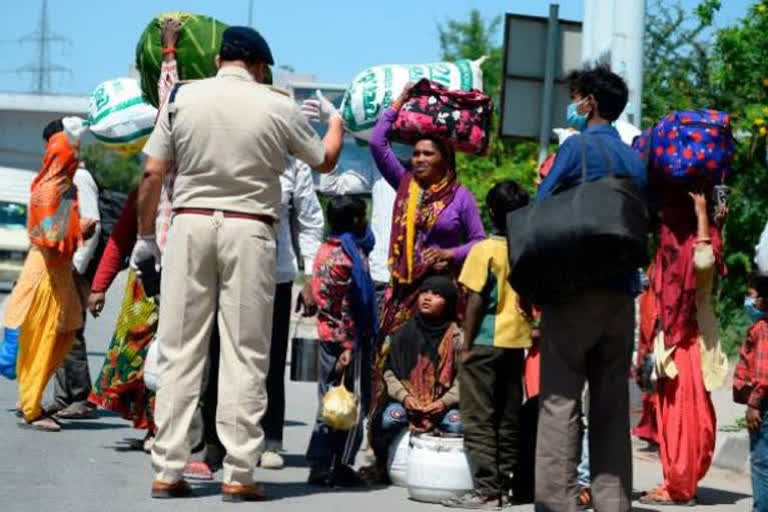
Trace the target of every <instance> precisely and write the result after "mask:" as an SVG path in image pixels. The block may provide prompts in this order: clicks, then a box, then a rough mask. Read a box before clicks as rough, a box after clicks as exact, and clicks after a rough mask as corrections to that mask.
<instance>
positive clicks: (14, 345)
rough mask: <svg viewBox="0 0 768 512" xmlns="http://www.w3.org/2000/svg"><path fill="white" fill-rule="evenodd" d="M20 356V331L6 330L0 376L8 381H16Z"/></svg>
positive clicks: (1, 344) (2, 347)
mask: <svg viewBox="0 0 768 512" xmlns="http://www.w3.org/2000/svg"><path fill="white" fill-rule="evenodd" d="M18 355H19V330H18V329H7V328H6V329H4V335H3V341H2V343H0V375H2V376H3V377H5V378H7V379H11V380H14V379H16V361H17V358H18Z"/></svg>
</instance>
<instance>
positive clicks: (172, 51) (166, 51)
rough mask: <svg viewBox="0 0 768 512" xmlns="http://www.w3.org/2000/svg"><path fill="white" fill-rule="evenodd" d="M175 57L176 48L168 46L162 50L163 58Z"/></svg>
mask: <svg viewBox="0 0 768 512" xmlns="http://www.w3.org/2000/svg"><path fill="white" fill-rule="evenodd" d="M171 54H173V55H176V47H175V46H168V47H167V48H163V56H165V55H171Z"/></svg>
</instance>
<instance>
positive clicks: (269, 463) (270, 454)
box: [261, 450, 285, 469]
mask: <svg viewBox="0 0 768 512" xmlns="http://www.w3.org/2000/svg"><path fill="white" fill-rule="evenodd" d="M284 466H285V461H284V460H283V457H282V456H281V455H280V454H279V453H277V452H275V451H272V450H267V451H265V452H264V453H262V454H261V467H262V468H264V469H283V467H284Z"/></svg>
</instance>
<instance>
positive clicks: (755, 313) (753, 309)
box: [744, 297, 765, 322]
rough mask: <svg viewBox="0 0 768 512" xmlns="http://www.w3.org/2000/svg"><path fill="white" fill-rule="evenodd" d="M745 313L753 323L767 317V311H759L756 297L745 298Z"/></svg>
mask: <svg viewBox="0 0 768 512" xmlns="http://www.w3.org/2000/svg"><path fill="white" fill-rule="evenodd" d="M744 312H745V313H747V316H748V317H749V319H750V320H752V321H753V322H757V321H758V320H760V319H761V318H763V317H764V316H765V311H763V310H762V309H758V308H757V306H756V305H755V298H754V297H744Z"/></svg>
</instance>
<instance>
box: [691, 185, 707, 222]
mask: <svg viewBox="0 0 768 512" xmlns="http://www.w3.org/2000/svg"><path fill="white" fill-rule="evenodd" d="M688 195H689V196H690V197H691V200H692V201H693V210H694V212H696V217H706V216H707V196H706V194H705V193H704V192H703V191H701V190H696V191H694V192H688Z"/></svg>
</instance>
